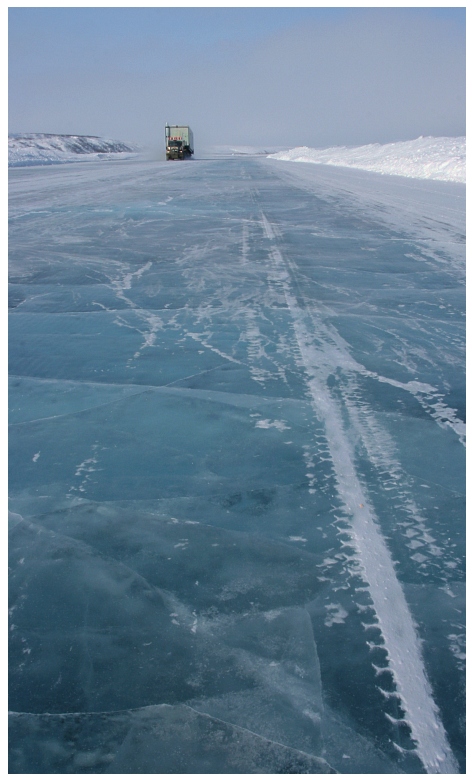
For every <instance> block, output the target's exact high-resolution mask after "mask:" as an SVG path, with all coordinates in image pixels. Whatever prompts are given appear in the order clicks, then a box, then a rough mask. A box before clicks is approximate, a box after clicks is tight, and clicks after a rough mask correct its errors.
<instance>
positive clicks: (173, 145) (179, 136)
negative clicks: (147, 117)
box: [166, 125, 193, 160]
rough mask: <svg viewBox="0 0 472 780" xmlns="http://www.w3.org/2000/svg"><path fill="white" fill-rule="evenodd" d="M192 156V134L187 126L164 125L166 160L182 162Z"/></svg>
mask: <svg viewBox="0 0 472 780" xmlns="http://www.w3.org/2000/svg"><path fill="white" fill-rule="evenodd" d="M192 154H193V133H192V131H191V130H190V127H189V126H188V125H166V160H183V159H184V158H185V157H190V155H192Z"/></svg>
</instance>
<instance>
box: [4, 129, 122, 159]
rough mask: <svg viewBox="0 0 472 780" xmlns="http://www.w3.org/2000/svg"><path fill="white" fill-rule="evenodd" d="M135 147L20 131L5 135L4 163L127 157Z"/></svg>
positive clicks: (85, 138)
mask: <svg viewBox="0 0 472 780" xmlns="http://www.w3.org/2000/svg"><path fill="white" fill-rule="evenodd" d="M135 156H136V149H134V148H133V147H132V146H129V145H128V144H125V143H123V142H122V141H112V140H110V139H107V138H97V137H96V136H90V135H54V134H51V133H21V134H12V135H9V136H8V165H9V166H10V167H19V166H24V165H52V164H54V163H65V162H85V161H86V160H94V159H96V160H112V159H117V158H121V159H129V158H130V157H135Z"/></svg>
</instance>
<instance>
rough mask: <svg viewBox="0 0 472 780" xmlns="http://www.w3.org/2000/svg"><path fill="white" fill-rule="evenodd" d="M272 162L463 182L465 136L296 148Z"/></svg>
mask: <svg viewBox="0 0 472 780" xmlns="http://www.w3.org/2000/svg"><path fill="white" fill-rule="evenodd" d="M268 156H269V157H272V158H273V159H275V160H286V161H289V162H304V163H315V164H318V165H337V166H341V167H344V168H360V169H361V170H364V171H374V172H375V173H384V174H391V175H396V176H407V177H409V178H413V179H440V180H442V181H455V182H465V136H460V137H459V138H447V137H442V138H432V137H427V138H425V137H423V136H420V137H419V138H417V139H416V140H414V141H398V142H395V143H390V144H367V145H366V146H332V147H329V148H327V149H311V148H309V147H308V146H298V147H297V148H296V149H289V150H288V151H285V152H277V153H276V154H270V155H268Z"/></svg>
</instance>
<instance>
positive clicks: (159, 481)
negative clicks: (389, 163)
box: [10, 156, 465, 773]
mask: <svg viewBox="0 0 472 780" xmlns="http://www.w3.org/2000/svg"><path fill="white" fill-rule="evenodd" d="M307 169H309V170H307ZM10 204H11V206H10V207H11V233H10V250H11V256H10V262H11V271H10V293H11V306H12V308H11V316H10V373H11V385H10V406H11V428H10V500H11V509H12V512H13V515H12V522H11V531H10V533H11V541H10V552H11V564H10V565H11V572H12V573H11V605H10V606H11V613H10V628H11V631H10V634H11V637H12V641H11V653H12V660H11V667H10V668H11V675H12V677H11V679H12V682H11V686H10V695H11V701H10V707H11V709H12V710H14V711H15V712H24V713H34V716H32V715H20V716H18V718H19V719H17V720H15V723H22V724H23V726H22V728H23V727H24V728H25V729H26V732H22V731H17V730H16V728H17V727H16V726H15V727H14V729H13V730H12V745H11V756H12V761H14V762H16V763H14V764H12V766H17V767H20V769H19V770H17V771H24V772H27V771H41V772H49V771H56V770H55V769H54V767H59V766H60V767H61V769H60V771H65V772H72V771H73V772H76V771H77V772H78V771H79V768H78V766H79V765H77V763H76V764H74V760H75V759H74V755H78V756H83V758H80V760H79V764H80V761H82V764H80V765H81V766H83V767H85V768H86V769H85V771H92V769H88V768H87V767H89V768H90V767H93V768H94V769H93V771H98V772H105V771H114V772H115V771H116V772H129V771H139V770H138V769H136V770H135V769H134V768H133V767H136V766H138V763H137V762H139V756H140V755H142V756H143V761H145V765H146V767H151V766H152V768H149V769H144V770H143V771H153V772H154V771H155V772H160V773H162V772H165V771H166V769H165V768H166V767H167V766H168V765H167V764H164V763H163V762H164V758H162V759H159V762H158V763H159V765H158V766H157V768H155V764H154V763H152V764H151V763H148V762H149V761H151V759H150V758H148V757H149V756H151V754H153V751H154V750H155V748H156V745H157V744H161V742H160V741H159V740H161V736H158V737H156V736H155V735H156V734H157V733H158V732H159V733H161V731H162V729H161V727H160V726H159V729H158V732H156V731H155V730H154V731H153V729H154V726H149V729H147V726H146V728H144V727H143V731H142V737H139V738H138V735H139V728H138V727H137V726H135V725H133V724H135V721H136V719H138V720H139V718H145V719H146V718H147V717H148V715H146V716H145V715H144V714H143V713H144V710H143V709H142V708H147V709H146V713H148V714H149V713H150V712H151V710H152V713H151V714H152V717H151V716H149V717H150V719H149V723H151V721H153V718H155V717H156V718H157V715H159V718H160V719H161V720H160V721H159V722H160V723H161V722H162V720H164V721H166V722H167V721H168V720H169V718H170V719H171V720H172V723H173V724H174V725H173V726H172V728H173V729H174V728H175V729H176V730H177V731H178V730H179V729H181V728H182V729H183V732H185V733H187V735H188V737H187V739H186V740H183V747H182V756H183V758H182V760H183V761H184V762H186V764H185V765H186V766H188V767H189V768H188V769H182V766H183V765H182V764H180V763H178V762H179V761H180V759H179V758H175V762H176V763H173V764H172V763H171V764H169V766H170V767H171V768H170V769H169V771H172V772H173V771H189V772H195V771H199V770H198V767H199V766H200V764H199V763H198V762H199V760H200V758H201V757H202V755H203V753H204V756H206V758H205V761H206V762H207V763H205V764H204V766H205V767H206V768H205V769H204V770H202V771H214V772H219V773H221V772H226V771H235V772H246V771H247V772H249V773H252V772H256V771H257V772H262V773H265V772H266V771H267V772H275V773H280V772H286V771H288V770H287V767H288V766H292V767H293V766H299V767H302V768H301V769H297V770H296V771H297V773H298V772H300V771H301V772H302V773H307V772H318V771H321V770H323V771H324V769H325V768H326V765H325V764H320V761H321V759H325V760H326V761H327V762H328V764H329V765H330V766H332V767H333V768H334V769H335V770H336V771H338V772H343V773H363V772H372V773H392V772H398V773H403V772H411V773H418V772H424V771H426V772H430V773H435V772H446V773H447V772H457V771H463V768H464V741H465V734H464V717H463V713H464V705H463V692H464V678H463V674H464V670H463V667H464V605H463V600H462V596H461V593H462V591H461V588H462V587H463V582H464V538H465V533H464V494H465V471H464V453H465V450H464V442H465V391H464V386H465V381H464V341H465V333H464V210H463V206H464V188H463V186H462V185H460V184H451V183H447V182H431V181H424V182H418V181H411V182H410V181H408V180H405V179H404V180H402V181H401V183H400V182H399V180H398V179H395V178H392V179H388V178H387V177H381V176H378V175H375V174H370V173H365V172H362V171H345V170H341V169H339V168H338V169H333V168H331V169H328V168H327V167H323V166H291V165H290V166H289V164H285V163H280V162H277V161H274V160H267V159H262V158H257V159H256V158H251V157H250V156H247V157H235V158H225V157H224V156H223V157H222V156H219V157H215V158H214V159H211V158H209V159H206V160H192V161H191V162H189V163H188V164H187V163H183V164H177V163H176V164H172V165H170V164H165V163H152V162H145V161H129V162H120V163H111V162H110V163H108V164H107V167H106V168H104V167H102V166H98V167H97V165H96V164H95V165H93V164H90V163H86V162H84V163H83V164H82V165H81V166H72V165H70V166H69V165H64V166H54V167H53V166H51V167H50V168H42V169H39V168H35V169H33V168H31V169H26V168H21V169H15V170H12V171H11V189H10ZM438 658H440V659H441V660H440V663H439V662H438V660H437V659H438ZM130 659H132V663H130ZM440 671H442V674H441V673H440ZM451 702H454V703H455V704H454V706H452V705H451ZM149 708H151V709H149ZM131 710H133V712H134V714H130V712H131ZM197 710H198V713H199V714H197ZM118 711H119V712H120V713H121V714H117V713H118ZM46 712H49V713H53V714H54V713H55V714H54V715H50V716H46V715H44V713H46ZM70 713H80V714H79V715H77V716H74V717H77V718H79V719H80V722H81V723H82V724H88V725H85V726H84V728H85V729H89V728H92V726H91V725H90V724H92V723H93V724H95V725H94V726H93V728H98V727H97V726H96V723H97V722H98V721H93V718H98V717H100V719H101V720H100V722H101V723H102V725H103V729H104V732H103V733H109V732H108V731H107V730H108V729H110V733H113V734H114V733H115V731H114V729H115V725H114V724H116V723H117V722H118V721H120V723H121V722H122V721H121V720H120V719H121V718H124V721H126V723H125V722H124V721H123V724H124V725H122V726H120V729H121V731H120V734H121V736H120V737H119V739H118V737H117V738H116V740H117V741H116V740H115V737H113V740H115V741H114V742H113V745H114V747H113V749H112V748H111V747H110V748H109V749H108V747H107V748H106V750H105V749H103V753H102V752H100V751H101V750H102V748H101V747H99V746H97V745H95V743H94V746H91V747H90V748H89V747H84V745H85V744H86V740H85V737H84V736H83V734H82V736H80V739H79V738H78V739H79V741H78V742H77V745H78V749H77V751H76V753H73V754H71V752H70V749H69V748H68V747H67V735H66V732H65V731H63V726H61V727H59V726H58V723H59V720H58V719H59V718H60V717H63V718H64V720H63V721H62V722H63V723H67V722H69V720H68V719H70V718H72V715H70ZM93 713H95V715H94V714H93ZM97 713H102V715H100V716H98V714H97ZM138 713H141V714H138ZM156 713H157V714H156ZM163 713H164V714H165V717H164V714H163ZM16 717H17V716H15V718H16ZM31 719H32V720H31ZM90 719H92V720H90ZM117 719H118V720H117ZM136 722H137V721H136ZM147 722H148V721H146V723H147ZM220 722H224V726H222V727H221V728H222V729H223V731H222V733H224V734H225V735H226V736H225V739H227V743H225V744H227V748H225V749H224V750H223V752H221V751H220V748H218V747H217V746H216V744H215V741H214V739H213V737H212V736H211V734H213V731H212V730H213V728H214V724H215V723H220ZM38 724H40V725H38ZM202 724H203V725H202ZM209 724H212V725H211V728H210V726H209ZM33 728H38V729H39V732H40V736H39V737H37V740H36V737H35V738H33V736H32V729H33ZM81 728H82V727H81ZM215 728H216V726H215ZM218 728H219V727H218ZM164 731H165V729H164ZM39 732H38V733H39ZM183 732H182V733H183ZM210 732H211V734H210ZM26 733H27V734H29V736H28V740H31V741H27V742H25V744H27V745H29V748H28V751H26V748H24V747H23V742H22V740H23V739H26V737H25V734H26ZM84 733H85V732H84ZM179 733H180V731H179ZM218 733H219V732H218ZM197 734H200V735H201V734H204V737H202V739H203V742H202V743H201V744H205V745H208V752H206V751H207V748H206V747H205V751H202V750H200V753H199V751H198V750H197V747H196V746H197V745H198V740H199V739H200V737H197V736H196V735H197ZM248 734H250V735H251V736H250V737H247V735H248ZM126 735H128V736H126ZM74 739H75V737H74ZM87 739H88V737H87ZM156 739H157V740H158V742H155V740H156ZM162 739H164V738H163V737H162ZM238 739H239V745H240V748H241V746H244V745H246V744H247V745H249V743H247V742H246V739H248V740H254V741H253V742H251V743H250V744H251V745H252V747H248V748H247V750H246V751H245V749H240V748H237V746H236V745H237V740H238ZM35 740H36V741H35ZM84 740H85V742H84ZM87 744H88V743H87ZM162 744H164V743H162ZM165 744H166V745H167V743H165ZM48 745H49V746H52V747H48ZM210 745H211V747H210ZM274 745H276V746H277V747H274ZM119 746H121V747H119ZM262 746H263V747H262ZM156 750H157V748H156ZM159 750H160V748H159ZM96 751H98V752H96ZM163 751H164V752H163V753H159V755H160V756H164V754H166V755H167V754H168V753H169V751H168V748H167V747H165V749H163ZM254 751H255V752H254ZM287 751H288V752H287ZM294 751H298V752H296V754H295V753H294ZM300 751H301V753H300ZM27 753H28V755H29V754H30V755H31V756H34V758H33V759H31V760H33V761H34V762H36V763H35V766H37V767H41V769H39V770H34V769H31V764H28V763H25V762H27V761H29V760H30V759H27V758H26V757H25V756H26V754H27ZM83 753H84V755H83ZM245 753H246V757H244V754H245ZM104 755H105V756H108V758H107V759H106V760H105V759H104V758H103V756H104ZM111 755H113V756H114V757H115V758H113V759H112V758H110V756H111ZM61 756H62V758H61ZM100 756H101V757H100ZM255 756H256V757H255ZM300 756H302V757H300ZM292 760H293V761H297V762H298V761H300V762H301V763H299V764H292V763H290V762H291V761H292ZM245 761H246V763H244V762H245ZM56 762H59V763H56ZM61 762H62V763H61ZM87 762H89V763H87ZM100 762H102V763H100ZM113 762H115V763H113ZM116 762H118V763H116ZM287 762H289V763H287ZM143 766H144V764H143ZM21 767H23V769H21ZM100 767H102V768H100ZM172 767H174V768H172ZM208 767H210V769H208ZM235 767H236V768H235ZM238 767H239V768H238ZM256 767H257V768H256ZM261 767H262V768H261ZM313 767H316V768H315V769H313ZM58 771H59V770H58Z"/></svg>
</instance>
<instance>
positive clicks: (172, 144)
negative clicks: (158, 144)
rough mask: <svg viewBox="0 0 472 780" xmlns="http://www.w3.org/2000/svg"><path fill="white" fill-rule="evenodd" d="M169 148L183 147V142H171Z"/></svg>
mask: <svg viewBox="0 0 472 780" xmlns="http://www.w3.org/2000/svg"><path fill="white" fill-rule="evenodd" d="M169 146H182V141H169Z"/></svg>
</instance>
